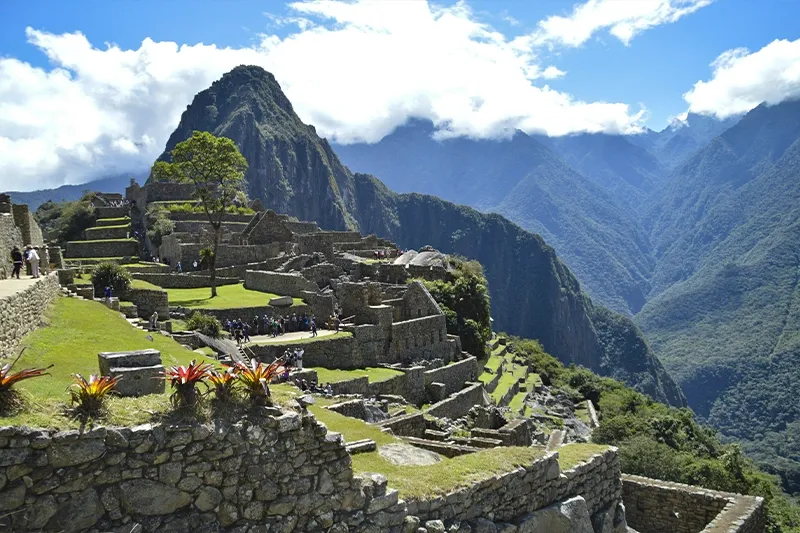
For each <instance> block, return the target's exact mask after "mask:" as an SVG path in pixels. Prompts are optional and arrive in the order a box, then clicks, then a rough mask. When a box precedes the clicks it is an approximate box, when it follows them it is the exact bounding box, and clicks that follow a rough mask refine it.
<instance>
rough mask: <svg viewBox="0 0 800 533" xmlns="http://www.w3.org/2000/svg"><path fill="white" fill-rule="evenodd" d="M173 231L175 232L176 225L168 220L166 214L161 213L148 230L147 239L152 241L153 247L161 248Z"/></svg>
mask: <svg viewBox="0 0 800 533" xmlns="http://www.w3.org/2000/svg"><path fill="white" fill-rule="evenodd" d="M173 231H175V223H174V222H173V221H172V220H170V219H169V218H167V216H166V214H164V213H162V212H159V214H158V216H157V217H156V220H155V222H154V223H153V224H152V226H151V227H150V229H149V230H147V238H148V239H150V243H151V244H152V245H153V246H155V247H159V246H161V242H162V240H163V238H164V237H165V236H166V235H169V234H170V233H172V232H173Z"/></svg>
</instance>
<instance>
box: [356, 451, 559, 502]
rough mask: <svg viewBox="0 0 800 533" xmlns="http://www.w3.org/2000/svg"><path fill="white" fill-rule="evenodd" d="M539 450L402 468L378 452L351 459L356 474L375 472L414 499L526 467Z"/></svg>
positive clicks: (476, 455)
mask: <svg viewBox="0 0 800 533" xmlns="http://www.w3.org/2000/svg"><path fill="white" fill-rule="evenodd" d="M543 454H544V450H542V449H541V448H521V447H503V448H493V449H491V450H481V451H479V452H475V453H470V454H467V455H461V456H459V457H453V458H452V459H448V458H445V457H443V458H442V461H441V462H439V463H436V464H433V465H427V466H402V465H395V464H392V463H390V462H388V461H386V460H384V459H383V458H382V457H381V456H380V455H379V454H378V452H371V453H360V454H358V455H354V456H353V471H355V472H356V473H365V472H378V473H381V474H383V475H384V476H386V478H387V479H388V481H389V483H388V484H389V487H391V488H393V489H397V490H398V491H399V492H400V495H399V496H400V497H401V498H403V499H405V500H417V499H423V498H430V497H432V496H439V495H444V494H447V493H449V492H451V491H453V490H455V489H457V488H460V487H467V486H469V485H471V484H473V483H476V482H479V481H483V480H486V479H488V478H490V477H492V476H494V475H497V474H502V473H504V472H510V471H512V470H514V469H515V468H517V467H519V466H522V465H530V464H531V463H533V461H534V460H536V459H537V458H539V457H541V456H542V455H543Z"/></svg>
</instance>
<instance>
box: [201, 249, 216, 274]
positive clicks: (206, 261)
mask: <svg viewBox="0 0 800 533" xmlns="http://www.w3.org/2000/svg"><path fill="white" fill-rule="evenodd" d="M213 257H214V250H213V249H211V247H209V246H206V247H205V248H203V249H202V250H200V266H201V267H203V269H208V268H210V267H211V259H212V258H213Z"/></svg>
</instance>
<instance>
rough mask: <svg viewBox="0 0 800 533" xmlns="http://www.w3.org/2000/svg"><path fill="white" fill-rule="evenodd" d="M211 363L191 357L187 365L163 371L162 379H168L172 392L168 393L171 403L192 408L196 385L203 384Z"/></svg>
mask: <svg viewBox="0 0 800 533" xmlns="http://www.w3.org/2000/svg"><path fill="white" fill-rule="evenodd" d="M211 368H212V367H211V365H210V364H208V363H205V362H201V363H198V362H197V360H196V359H193V360H192V362H191V363H189V364H188V365H187V366H173V367H170V368H169V369H167V370H166V371H165V372H164V379H168V380H169V382H170V385H171V386H172V388H173V389H175V390H174V391H173V393H172V394H171V395H170V400H171V401H172V405H173V406H175V407H177V408H181V407H189V408H194V407H195V406H196V405H197V400H198V395H197V385H199V384H201V383H202V384H204V385H205V380H206V378H208V376H209V374H210V372H211Z"/></svg>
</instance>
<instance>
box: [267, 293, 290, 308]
mask: <svg viewBox="0 0 800 533" xmlns="http://www.w3.org/2000/svg"><path fill="white" fill-rule="evenodd" d="M292 303H294V301H293V300H292V297H291V296H278V297H277V298H270V299H269V305H271V306H273V307H290V306H291V305H292Z"/></svg>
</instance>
